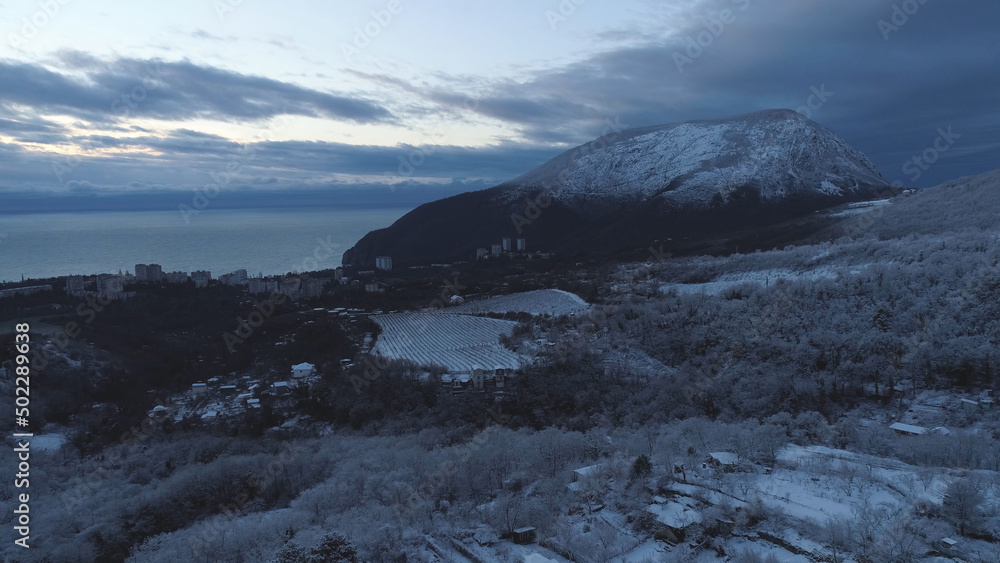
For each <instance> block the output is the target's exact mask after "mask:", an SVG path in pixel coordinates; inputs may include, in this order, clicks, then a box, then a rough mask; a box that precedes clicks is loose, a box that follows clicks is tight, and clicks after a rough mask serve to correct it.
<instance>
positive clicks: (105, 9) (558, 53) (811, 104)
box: [0, 0, 1000, 200]
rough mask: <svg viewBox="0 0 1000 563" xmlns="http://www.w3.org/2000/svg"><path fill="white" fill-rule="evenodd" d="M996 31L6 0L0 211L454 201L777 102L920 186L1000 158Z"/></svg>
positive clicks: (809, 15) (869, 9)
mask: <svg viewBox="0 0 1000 563" xmlns="http://www.w3.org/2000/svg"><path fill="white" fill-rule="evenodd" d="M998 28H1000V2H996V1H995V0H952V1H945V0H905V1H904V0H795V1H790V0H615V1H614V2H612V1H611V0H505V1H504V2H476V1H469V0H464V1H459V0H434V1H433V2H431V1H429V0H421V1H416V0H391V1H390V0H371V1H367V0H366V1H361V0H356V1H352V2H320V1H311V0H297V1H291V2H281V3H277V2H263V1H262V0H175V1H173V2H169V3H164V2H155V3H154V2H124V3H123V2H116V1H111V0H88V1H86V2H84V1H83V0H34V1H31V2H28V1H16V2H15V1H13V0H0V200H2V199H3V198H7V199H8V200H9V199H11V198H16V197H17V196H20V195H22V194H34V195H35V196H36V197H37V196H39V195H40V194H44V195H46V196H64V195H66V194H85V195H93V194H121V193H128V194H149V193H155V192H164V191H173V193H176V190H186V191H191V190H193V189H195V188H199V187H201V188H202V189H204V186H206V184H208V185H211V184H213V183H218V184H220V185H221V186H222V187H223V188H224V189H227V190H233V191H234V193H243V194H249V193H252V192H257V193H258V194H260V193H280V192H282V191H293V192H302V191H309V190H312V191H314V192H316V193H320V192H322V193H324V194H330V193H339V192H337V191H336V190H341V191H344V193H347V192H348V191H350V192H351V193H372V194H377V197H379V198H392V197H402V196H401V195H400V194H407V193H408V194H413V193H425V194H437V193H455V192H458V191H465V190H468V189H478V188H482V187H488V186H490V185H493V184H495V183H498V182H500V181H503V180H505V179H509V178H511V177H513V176H516V175H518V174H520V173H522V172H525V171H527V170H529V169H531V168H533V167H535V166H536V165H538V164H541V163H542V162H544V161H545V160H547V159H549V158H551V157H553V156H555V155H556V154H558V153H560V152H562V151H563V150H566V149H568V148H570V147H572V146H575V145H577V144H580V143H583V142H585V141H587V140H589V139H591V138H593V137H596V136H598V135H600V134H601V133H602V131H603V130H605V129H606V128H607V127H608V126H609V124H610V123H614V124H620V125H621V126H631V127H637V126H644V125H652V124H658V123H671V122H677V121H686V120H689V119H702V118H716V117H724V116H729V115H737V114H741V113H747V112H751V111H757V110H761V109H767V108H790V109H798V110H799V111H801V112H803V113H804V114H806V115H807V116H809V117H811V118H812V119H814V120H815V121H817V122H819V123H820V124H822V125H824V126H826V127H827V128H829V129H831V130H832V131H834V132H835V133H837V134H838V135H840V136H841V137H843V138H844V139H845V140H847V141H848V142H849V143H851V144H853V145H854V146H856V147H858V148H859V149H861V150H862V151H863V152H865V153H866V154H867V155H869V157H871V159H872V160H873V161H874V162H875V164H876V166H878V168H879V169H880V170H881V172H882V174H883V175H884V176H885V177H886V179H887V180H890V181H896V182H901V183H903V184H906V185H914V186H930V185H935V184H937V183H940V182H942V181H945V180H949V179H952V178H955V177H958V176H962V175H969V174H976V173H980V172H984V171H987V170H991V169H994V168H997V167H998V166H1000V158H998V157H1000V138H998V131H1000V128H998V126H1000V73H998V72H997V68H998V67H997V64H998V62H1000V41H997V40H996V38H995V33H996V30H997V29H998ZM935 146H937V148H936V149H935V148H934V147H935ZM914 158H918V159H921V161H920V162H918V163H914V161H913V159H914ZM924 159H926V160H924ZM907 163H910V164H909V165H907ZM387 186H388V189H386V187H387Z"/></svg>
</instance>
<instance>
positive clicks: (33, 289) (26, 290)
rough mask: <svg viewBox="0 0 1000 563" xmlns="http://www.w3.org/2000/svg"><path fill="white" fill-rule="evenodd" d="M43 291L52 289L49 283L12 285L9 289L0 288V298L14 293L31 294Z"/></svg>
mask: <svg viewBox="0 0 1000 563" xmlns="http://www.w3.org/2000/svg"><path fill="white" fill-rule="evenodd" d="M43 291H52V286H51V285H29V286H25V287H13V288H10V289H0V299H2V298H4V297H14V296H15V295H32V294H34V293H41V292H43Z"/></svg>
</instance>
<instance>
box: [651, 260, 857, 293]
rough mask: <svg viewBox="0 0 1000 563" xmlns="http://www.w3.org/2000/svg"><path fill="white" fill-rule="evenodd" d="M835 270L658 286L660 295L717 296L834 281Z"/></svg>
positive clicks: (726, 276) (768, 273)
mask: <svg viewBox="0 0 1000 563" xmlns="http://www.w3.org/2000/svg"><path fill="white" fill-rule="evenodd" d="M862 269H864V266H858V267H856V268H852V269H851V270H850V273H852V274H857V273H859V272H860V271H861V270H862ZM836 277H837V270H836V269H834V268H831V267H828V266H821V267H818V268H812V269H809V270H804V271H793V270H789V269H786V268H775V269H769V270H756V271H750V272H736V273H732V274H724V275H722V276H719V277H718V278H717V279H716V280H714V281H710V282H705V283H668V284H663V285H661V286H660V293H669V292H671V291H675V292H677V294H678V295H684V294H691V293H705V294H708V295H718V294H720V293H722V292H724V291H727V290H729V289H732V288H734V287H737V286H739V285H742V284H747V283H752V284H757V285H761V286H764V285H770V284H772V283H775V282H777V281H779V280H786V281H793V280H809V281H816V280H821V279H835V278H836Z"/></svg>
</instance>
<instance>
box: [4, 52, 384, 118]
mask: <svg viewBox="0 0 1000 563" xmlns="http://www.w3.org/2000/svg"><path fill="white" fill-rule="evenodd" d="M60 63H61V65H62V67H63V70H65V73H63V72H58V71H55V70H51V69H48V68H45V67H42V66H38V65H31V64H25V63H18V62H14V61H2V60H0V106H7V107H8V108H9V107H11V106H12V105H15V104H16V105H18V106H25V107H30V108H33V110H34V111H36V112H39V113H45V114H61V115H70V116H73V117H78V118H80V119H83V120H86V121H90V122H94V123H102V124H103V123H109V122H110V123H114V122H118V121H121V120H123V119H126V118H129V117H146V118H154V119H165V120H185V119H196V118H201V119H216V120H226V119H236V120H247V121H249V120H256V119H262V118H268V117H274V116H276V115H281V114H288V115H305V116H310V117H323V118H327V119H336V120H344V121H353V122H357V123H370V122H377V121H386V120H390V119H392V115H391V114H390V112H389V111H388V110H387V109H386V108H384V107H383V106H381V105H380V104H378V103H375V102H372V101H370V100H367V99H363V98H356V97H351V96H345V95H338V94H332V93H328V92H320V91H316V90H311V89H308V88H304V87H301V86H297V85H295V84H290V83H287V82H280V81H278V80H273V79H270V78H265V77H260V76H250V75H245V74H239V73H236V72H231V71H227V70H223V69H218V68H212V67H206V66H199V65H196V64H194V63H191V62H188V61H178V62H166V61H159V60H152V61H140V60H135V59H118V60H114V61H102V60H98V59H94V58H92V57H89V56H87V55H86V54H84V53H78V52H69V53H63V54H62V56H61V57H60Z"/></svg>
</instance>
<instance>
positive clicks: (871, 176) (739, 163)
mask: <svg viewBox="0 0 1000 563" xmlns="http://www.w3.org/2000/svg"><path fill="white" fill-rule="evenodd" d="M502 186H503V187H508V188H509V189H508V190H506V193H505V194H504V199H505V200H508V201H511V200H516V199H517V198H519V197H523V196H524V195H525V194H526V193H527V192H529V191H531V190H533V189H537V188H539V187H543V188H545V189H547V190H548V192H549V193H550V194H551V195H552V197H554V198H555V199H558V200H560V201H561V202H563V203H565V204H567V205H569V206H570V207H583V208H585V207H590V206H591V205H592V204H593V203H595V202H601V201H604V200H608V199H619V200H634V199H640V200H654V199H657V198H658V199H659V200H662V201H663V202H665V203H667V204H668V205H670V206H672V207H678V208H679V207H689V206H709V205H718V204H719V203H725V202H728V201H729V200H730V198H731V197H732V196H733V195H734V194H737V193H738V192H740V191H741V190H746V189H748V188H751V189H753V190H755V191H756V192H757V193H758V194H759V197H760V199H761V200H763V201H777V200H781V199H785V198H788V197H790V196H794V195H802V194H815V195H832V196H840V195H845V194H849V193H855V192H858V191H860V190H866V189H870V188H873V187H876V188H877V187H885V186H886V182H885V180H884V179H883V178H882V175H881V174H879V172H878V170H876V169H875V166H874V165H873V164H872V163H871V161H869V160H868V158H867V157H865V155H863V154H861V152H859V151H858V150H857V149H855V148H853V147H851V146H850V145H848V144H847V143H845V142H844V141H842V140H841V139H839V138H838V137H837V136H836V135H834V134H833V133H831V132H830V131H828V130H827V129H825V128H823V127H822V126H820V125H819V124H817V123H815V122H813V121H810V120H809V119H807V118H805V117H804V116H802V115H801V114H799V113H798V112H794V111H791V110H768V111H762V112H757V113H751V114H748V115H743V116H739V117H735V118H731V119H719V120H711V121H690V122H687V123H678V124H671V125H661V126H654V127H646V128H642V129H632V130H628V131H624V132H621V133H620V134H619V135H617V136H615V134H614V133H609V134H608V135H605V136H604V137H602V138H599V139H597V140H595V141H592V142H590V143H587V144H586V145H582V146H580V147H577V148H575V149H573V150H570V151H567V152H566V153H563V154H562V155H560V156H558V157H556V158H554V159H552V160H550V161H549V162H547V163H545V164H543V165H542V166H540V167H539V168H537V169H535V170H532V171H531V172H528V173H527V174H524V175H522V176H520V177H518V178H515V179H514V180H512V181H510V182H508V183H505V184H502Z"/></svg>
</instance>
